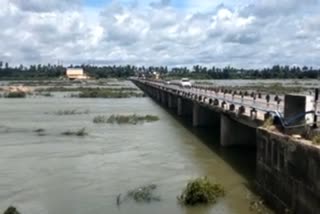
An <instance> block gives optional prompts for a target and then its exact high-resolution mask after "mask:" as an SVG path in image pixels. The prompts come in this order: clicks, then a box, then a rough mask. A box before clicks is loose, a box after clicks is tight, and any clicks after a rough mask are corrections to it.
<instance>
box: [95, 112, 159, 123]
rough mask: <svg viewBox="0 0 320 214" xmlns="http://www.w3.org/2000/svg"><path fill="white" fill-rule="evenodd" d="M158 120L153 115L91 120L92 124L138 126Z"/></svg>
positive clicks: (100, 117)
mask: <svg viewBox="0 0 320 214" xmlns="http://www.w3.org/2000/svg"><path fill="white" fill-rule="evenodd" d="M159 119H160V118H159V117H158V116H155V115H145V116H140V115H136V114H132V115H114V114H113V115H111V116H110V117H106V116H97V117H95V118H93V122H94V123H111V124H114V123H117V124H134V125H135V124H138V123H143V122H148V123H149V122H154V121H158V120H159Z"/></svg>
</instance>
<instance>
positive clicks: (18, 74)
mask: <svg viewBox="0 0 320 214" xmlns="http://www.w3.org/2000/svg"><path fill="white" fill-rule="evenodd" d="M6 65H8V64H7V63H6ZM69 67H82V68H83V69H84V70H85V72H86V73H87V74H88V75H89V76H91V77H93V78H117V79H125V78H128V77H131V76H134V75H140V76H142V74H144V76H146V77H152V74H153V72H158V73H160V75H161V76H162V77H164V78H166V79H176V78H178V79H180V78H181V77H189V78H192V79H288V78H292V79H293V78H296V79H302V78H309V79H314V78H319V74H320V69H317V68H312V67H306V66H304V67H298V66H291V67H290V66H287V65H285V66H280V65H274V66H273V67H271V68H264V69H242V68H234V67H231V66H227V67H224V68H217V67H204V66H200V65H195V66H193V68H191V69H190V68H187V67H175V68H172V69H170V70H169V69H168V68H167V67H165V66H159V67H155V66H150V67H144V66H142V67H137V66H133V65H126V66H121V65H119V66H116V65H114V66H92V65H80V66H79V65H78V66H73V65H70V66H69ZM65 72H66V68H65V67H63V66H61V65H50V64H48V65H40V64H39V65H30V66H29V67H26V66H23V65H21V66H20V67H11V66H9V65H8V66H4V67H1V68H0V79H2V80H4V79H7V80H14V79H15V80H26V79H39V80H43V79H53V78H55V79H57V78H59V77H62V76H64V75H65Z"/></svg>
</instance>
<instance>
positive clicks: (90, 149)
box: [0, 97, 255, 214]
mask: <svg viewBox="0 0 320 214" xmlns="http://www.w3.org/2000/svg"><path fill="white" fill-rule="evenodd" d="M70 109H77V110H83V111H85V110H88V111H89V114H81V115H62V116H58V115H56V114H55V112H57V111H59V110H70ZM121 113H136V114H153V115H158V116H159V117H160V120H159V121H157V122H154V123H144V124H138V125H112V124H94V123H93V122H92V119H93V118H94V116H97V115H106V116H108V115H111V114H121ZM0 118H1V120H0V213H1V212H2V210H5V209H6V208H7V207H8V206H9V205H14V206H16V207H17V208H18V209H19V211H20V212H21V213H22V214H89V213H90V214H98V213H99V214H101V213H111V214H118V213H119V214H121V213H123V214H124V213H130V214H150V213H152V214H158V213H159V214H163V213H172V214H174V213H177V214H180V213H184V214H210V213H221V214H248V213H255V212H251V211H250V210H249V206H250V201H251V200H252V199H253V198H254V194H253V192H252V191H251V190H250V188H249V187H248V186H249V184H252V182H253V180H254V173H255V172H254V166H255V154H254V150H248V149H244V148H229V149H223V148H221V147H219V139H218V137H217V136H218V135H217V134H216V132H215V130H210V131H209V132H204V131H196V130H193V129H192V128H191V127H190V125H188V123H186V122H182V121H180V119H179V118H177V117H175V116H174V115H173V114H171V113H170V112H167V111H166V110H164V109H163V108H161V107H160V106H159V105H158V104H156V103H154V102H153V101H152V100H151V99H149V98H130V99H78V98H61V97H38V98H27V99H0ZM83 127H85V128H86V130H87V132H88V133H89V135H88V136H85V137H76V136H63V135H61V133H62V132H64V131H66V130H77V129H80V128H83ZM40 128H41V129H45V132H44V133H45V134H44V135H43V136H39V135H38V133H36V132H34V130H36V129H40ZM198 176H209V177H210V178H211V179H213V180H215V181H216V182H217V183H221V184H222V185H223V186H224V187H225V189H226V196H225V197H224V198H222V199H220V200H219V201H218V203H217V204H215V205H213V206H198V207H195V208H187V207H183V206H181V205H180V204H178V203H177V199H176V197H177V195H179V194H180V193H181V191H182V189H183V188H184V187H185V185H186V183H187V182H188V181H189V180H190V179H193V178H196V177H198ZM146 184H156V185H157V194H158V195H160V196H161V198H162V200H161V201H159V202H152V203H149V204H139V203H138V204H137V203H134V202H132V201H128V202H126V203H122V204H121V205H120V206H117V203H116V198H117V195H118V194H120V193H122V194H125V193H126V192H127V191H128V190H130V189H134V188H136V187H139V186H142V185H146Z"/></svg>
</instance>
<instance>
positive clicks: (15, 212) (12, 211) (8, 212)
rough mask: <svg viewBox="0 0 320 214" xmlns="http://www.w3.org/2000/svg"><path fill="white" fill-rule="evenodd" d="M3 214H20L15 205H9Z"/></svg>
mask: <svg viewBox="0 0 320 214" xmlns="http://www.w3.org/2000/svg"><path fill="white" fill-rule="evenodd" d="M3 214H20V212H19V211H18V210H17V208H15V207H9V208H8V209H7V210H6V211H5V212H4V213H3Z"/></svg>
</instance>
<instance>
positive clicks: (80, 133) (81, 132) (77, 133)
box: [61, 128, 88, 137]
mask: <svg viewBox="0 0 320 214" xmlns="http://www.w3.org/2000/svg"><path fill="white" fill-rule="evenodd" d="M61 134H62V135H66V136H79V137H83V136H86V135H88V132H87V131H86V128H82V129H79V130H77V131H66V132H62V133H61Z"/></svg>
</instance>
